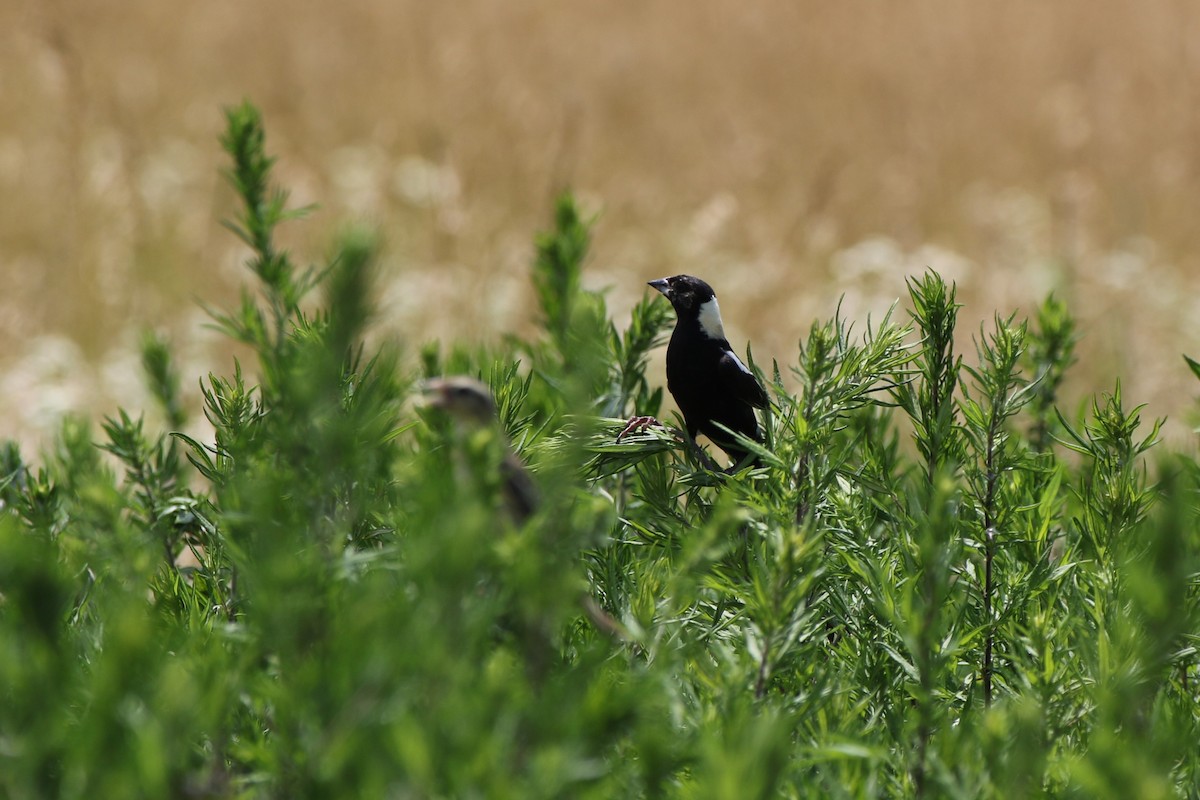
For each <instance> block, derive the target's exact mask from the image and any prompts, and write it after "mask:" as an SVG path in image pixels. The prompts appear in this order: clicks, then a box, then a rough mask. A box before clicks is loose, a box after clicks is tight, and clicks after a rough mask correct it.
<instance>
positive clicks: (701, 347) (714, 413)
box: [649, 275, 767, 465]
mask: <svg viewBox="0 0 1200 800" xmlns="http://www.w3.org/2000/svg"><path fill="white" fill-rule="evenodd" d="M649 285H650V286H653V287H654V288H655V289H657V290H658V291H660V292H662V293H663V295H665V296H666V298H667V299H668V300H670V301H671V305H672V306H674V308H675V316H676V320H675V332H674V333H672V334H671V343H670V344H669V345H668V346H667V388H668V389H669V390H670V391H671V396H672V397H674V398H675V402H676V403H677V404H678V405H679V410H680V411H681V412H682V413H683V421H684V425H686V427H687V433H688V436H690V437H691V438H692V439H693V440H695V438H696V436H698V435H699V434H704V435H705V436H707V437H708V439H709V440H710V441H711V442H712V443H713V444H715V445H716V446H717V447H720V448H721V449H722V450H724V451H725V452H726V454H728V455H729V457H730V458H732V459H733V461H734V464H735V465H739V464H742V462H744V461H746V460H747V456H749V455H750V454H749V453H748V452H747V451H746V450H745V449H744V448H742V447H741V446H739V445H738V443H737V440H736V439H734V438H733V437H732V436H730V435H729V433H727V432H726V431H723V430H721V428H719V427H717V426H718V425H723V426H725V427H726V428H728V429H729V430H731V431H736V432H738V433H740V434H742V435H744V436H746V437H748V438H750V439H753V440H754V441H756V442H761V441H762V440H763V437H762V431H761V430H760V429H759V427H758V419H757V417H755V415H754V409H756V408H766V406H767V393H766V391H764V390H763V387H762V384H760V383H759V382H758V378H756V377H754V373H752V372H751V371H750V370H749V368H747V366H746V365H745V364H743V363H742V360H741V359H740V358H738V357H737V353H735V352H734V351H733V348H732V347H730V346H729V340H728V339H726V338H725V326H724V325H723V324H722V322H721V308H720V306H719V305H717V296H716V294H715V293H714V292H713V290H712V287H711V286H709V285H708V284H707V283H705V282H704V281H702V280H700V279H699V278H693V277H692V276H691V275H676V276H675V277H673V278H659V279H658V280H656V281H650V284H649ZM757 461H758V459H757V458H754V459H753V460H752V461H749V462H748V463H751V464H753V463H757Z"/></svg>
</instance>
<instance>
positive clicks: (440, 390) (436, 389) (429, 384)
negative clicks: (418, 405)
mask: <svg viewBox="0 0 1200 800" xmlns="http://www.w3.org/2000/svg"><path fill="white" fill-rule="evenodd" d="M448 394H449V392H448V390H447V388H446V382H445V381H444V380H442V379H440V378H431V379H430V380H427V381H425V382H424V383H422V384H421V399H422V400H424V403H423V405H424V406H425V407H426V408H445V407H446V403H447V396H448Z"/></svg>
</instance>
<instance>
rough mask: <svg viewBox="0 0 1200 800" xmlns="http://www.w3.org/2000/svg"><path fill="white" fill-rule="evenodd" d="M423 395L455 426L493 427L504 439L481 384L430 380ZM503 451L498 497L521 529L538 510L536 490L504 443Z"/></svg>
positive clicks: (454, 379) (460, 379) (492, 404)
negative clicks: (521, 525) (500, 497)
mask: <svg viewBox="0 0 1200 800" xmlns="http://www.w3.org/2000/svg"><path fill="white" fill-rule="evenodd" d="M423 391H424V394H425V397H426V399H427V402H428V405H429V406H430V407H431V408H437V409H440V410H442V411H444V412H445V413H446V414H448V415H449V416H451V417H452V418H454V420H455V421H456V422H457V424H459V425H463V426H466V427H469V428H476V429H478V428H485V427H494V428H496V430H497V435H500V436H502V435H503V434H502V433H500V431H499V427H500V420H499V418H498V417H497V416H496V402H495V400H493V399H492V393H491V392H490V391H488V387H487V386H486V385H484V384H483V383H481V382H480V381H477V380H475V379H474V378H467V377H463V376H461V375H454V376H451V377H448V378H433V379H430V380H428V381H426V382H425V384H424V386H423ZM504 447H505V453H504V458H503V460H501V462H500V478H501V480H502V481H503V486H502V487H501V494H502V497H503V501H504V506H505V510H507V511H508V514H509V516H510V517H511V518H512V520H513V522H515V523H517V524H518V525H520V524H522V523H524V522H525V521H526V520H527V519H529V517H530V516H532V515H533V512H534V511H535V510H537V505H538V493H537V487H536V486H535V485H534V482H533V479H532V478H531V477H530V476H529V472H528V471H527V470H526V469H525V465H524V464H522V463H521V461H520V459H518V458H517V457H516V456H515V455H514V454H513V453H512V451H511V450H509V449H508V443H507V441H505V442H504Z"/></svg>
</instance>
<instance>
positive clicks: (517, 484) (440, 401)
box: [423, 375, 633, 642]
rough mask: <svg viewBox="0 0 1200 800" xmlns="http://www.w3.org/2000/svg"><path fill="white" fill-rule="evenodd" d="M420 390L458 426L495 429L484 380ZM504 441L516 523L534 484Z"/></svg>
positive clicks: (608, 625) (611, 627)
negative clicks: (456, 422) (455, 421)
mask: <svg viewBox="0 0 1200 800" xmlns="http://www.w3.org/2000/svg"><path fill="white" fill-rule="evenodd" d="M423 392H424V394H425V397H426V398H427V403H428V405H429V406H430V407H431V408H437V409H441V410H442V411H444V412H446V413H447V414H448V415H450V416H451V417H453V418H454V419H455V420H457V421H458V423H459V424H460V425H463V426H465V427H467V428H485V427H494V428H496V429H497V431H499V427H500V420H499V417H498V416H497V414H496V401H495V400H494V399H493V398H492V393H491V391H490V390H489V389H488V387H487V386H486V385H485V384H484V383H482V382H480V381H477V380H475V379H474V378H467V377H464V376H461V375H454V376H450V377H446V378H432V379H430V380H428V381H426V382H425V384H424V386H423ZM501 435H502V434H501ZM504 444H505V455H504V459H503V460H502V461H501V462H500V476H501V478H502V479H503V480H504V486H503V488H502V493H503V496H504V505H505V507H506V509H507V510H508V512H509V515H510V516H511V517H512V520H513V522H515V523H516V524H518V525H520V524H522V523H524V522H525V521H526V520H527V519H529V517H531V516H533V514H534V512H535V511H537V508H538V502H539V498H538V493H537V487H536V486H535V485H534V482H533V479H532V478H531V477H530V476H529V472H528V470H526V469H525V465H524V464H523V463H521V460H520V459H519V458H517V457H516V455H514V454H513V452H512V450H511V449H509V447H508V443H507V441H505V443H504ZM580 605H581V606H582V609H583V612H584V614H585V615H587V617H588V619H590V620H591V622H592V624H593V625H595V626H596V627H597V628H598V629H599V630H601V631H603V632H604V633H605V634H607V635H609V636H611V637H613V638H614V639H617V640H619V641H624V642H632V641H633V637H632V636H631V635H630V633H629V631H628V630H627V629H626V628H625V626H624V625H622V624H621V623H619V622H617V621H616V620H615V619H613V618H612V616H610V615H609V614H608V612H607V611H605V610H604V609H603V608H601V607H600V604H599V603H597V602H596V600H595V599H594V598H592V597H590V596H587V595H584V596H583V597H581V598H580Z"/></svg>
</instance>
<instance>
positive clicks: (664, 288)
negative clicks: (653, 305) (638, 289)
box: [646, 278, 671, 299]
mask: <svg viewBox="0 0 1200 800" xmlns="http://www.w3.org/2000/svg"><path fill="white" fill-rule="evenodd" d="M646 285H647V286H653V287H654V288H655V289H658V290H659V291H660V292H662V293H663V294H664V295H666V297H667V298H668V299H670V297H671V284H670V283H668V282H667V279H666V278H659V279H658V280H656V281H650V282H648V283H647V284H646Z"/></svg>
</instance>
